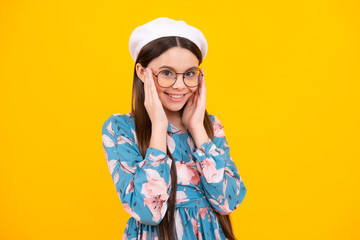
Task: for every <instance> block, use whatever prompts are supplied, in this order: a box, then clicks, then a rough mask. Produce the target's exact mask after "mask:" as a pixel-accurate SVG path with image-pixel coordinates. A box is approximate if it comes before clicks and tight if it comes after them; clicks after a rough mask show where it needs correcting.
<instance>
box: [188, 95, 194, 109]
mask: <svg viewBox="0 0 360 240" xmlns="http://www.w3.org/2000/svg"><path fill="white" fill-rule="evenodd" d="M194 95H195V93H193V94H192V95H191V97H190V98H189V101H188V104H187V105H189V106H191V105H193V104H194Z"/></svg>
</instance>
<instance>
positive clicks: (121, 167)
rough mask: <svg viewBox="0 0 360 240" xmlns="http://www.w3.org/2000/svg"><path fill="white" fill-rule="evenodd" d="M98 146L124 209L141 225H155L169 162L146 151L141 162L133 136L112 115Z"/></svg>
mask: <svg viewBox="0 0 360 240" xmlns="http://www.w3.org/2000/svg"><path fill="white" fill-rule="evenodd" d="M131 136H132V137H131ZM102 143H103V149H104V154H105V159H106V162H107V165H108V168H109V170H110V174H111V177H112V180H113V182H114V184H115V188H116V192H117V194H118V196H119V198H120V200H121V203H122V205H123V206H124V209H125V210H126V211H127V212H128V213H129V214H130V215H131V216H132V217H133V218H135V219H136V220H137V221H140V222H141V223H143V224H147V225H157V224H159V223H160V222H161V220H162V218H163V217H164V215H165V213H166V210H167V200H168V198H169V196H170V191H171V178H170V169H171V159H170V158H169V157H168V155H167V154H166V153H164V152H163V151H161V150H159V149H156V148H150V147H149V148H148V149H147V151H146V155H145V158H143V157H142V155H141V153H140V150H139V148H138V145H137V144H136V136H135V132H134V130H133V129H132V128H131V126H130V124H128V123H127V121H126V120H125V119H124V116H123V115H114V114H113V115H111V117H110V118H109V119H108V120H106V121H105V123H104V124H103V127H102Z"/></svg>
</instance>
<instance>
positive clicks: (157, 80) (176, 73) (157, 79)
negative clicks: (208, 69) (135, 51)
mask: <svg viewBox="0 0 360 240" xmlns="http://www.w3.org/2000/svg"><path fill="white" fill-rule="evenodd" d="M197 70H198V71H199V73H201V75H202V77H203V76H204V74H203V73H202V72H201V71H200V67H198V69H197ZM162 71H166V70H161V71H160V72H158V74H157V75H156V74H155V73H152V74H154V76H155V77H156V82H157V83H158V85H159V86H160V87H162V88H169V87H172V86H174V84H175V83H176V81H177V79H178V77H177V76H178V74H182V75H183V83H184V85H185V86H187V87H189V88H193V87H197V86H199V85H200V83H199V81H198V84H197V85H196V86H188V85H186V83H185V73H187V72H184V73H178V72H175V71H174V72H175V78H174V80H175V81H174V83H173V84H171V85H170V86H169V87H163V86H161V85H160V84H159V78H158V76H159V74H160V73H161V72H162ZM172 71H173V70H172ZM198 77H199V75H198Z"/></svg>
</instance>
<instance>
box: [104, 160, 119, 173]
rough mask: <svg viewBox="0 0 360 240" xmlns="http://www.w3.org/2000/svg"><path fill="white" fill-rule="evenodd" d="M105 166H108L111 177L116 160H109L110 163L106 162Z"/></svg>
mask: <svg viewBox="0 0 360 240" xmlns="http://www.w3.org/2000/svg"><path fill="white" fill-rule="evenodd" d="M106 163H107V165H108V168H109V170H110V174H111V175H112V174H113V172H114V169H115V167H116V163H117V160H110V161H106Z"/></svg>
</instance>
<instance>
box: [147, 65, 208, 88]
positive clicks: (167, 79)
mask: <svg viewBox="0 0 360 240" xmlns="http://www.w3.org/2000/svg"><path fill="white" fill-rule="evenodd" d="M200 73H201V72H200V68H198V69H194V70H189V71H187V72H184V73H177V72H175V71H173V70H169V69H167V70H162V71H160V72H159V73H158V74H157V75H156V74H154V73H153V74H154V75H155V77H156V78H157V82H158V84H159V86H160V87H163V88H168V87H171V86H172V85H174V84H175V82H176V80H177V75H178V74H182V75H183V82H184V84H185V85H186V86H187V87H196V86H197V85H199V84H200V80H199V79H198V77H199V74H200ZM201 75H202V76H204V75H203V74H202V73H201Z"/></svg>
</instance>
